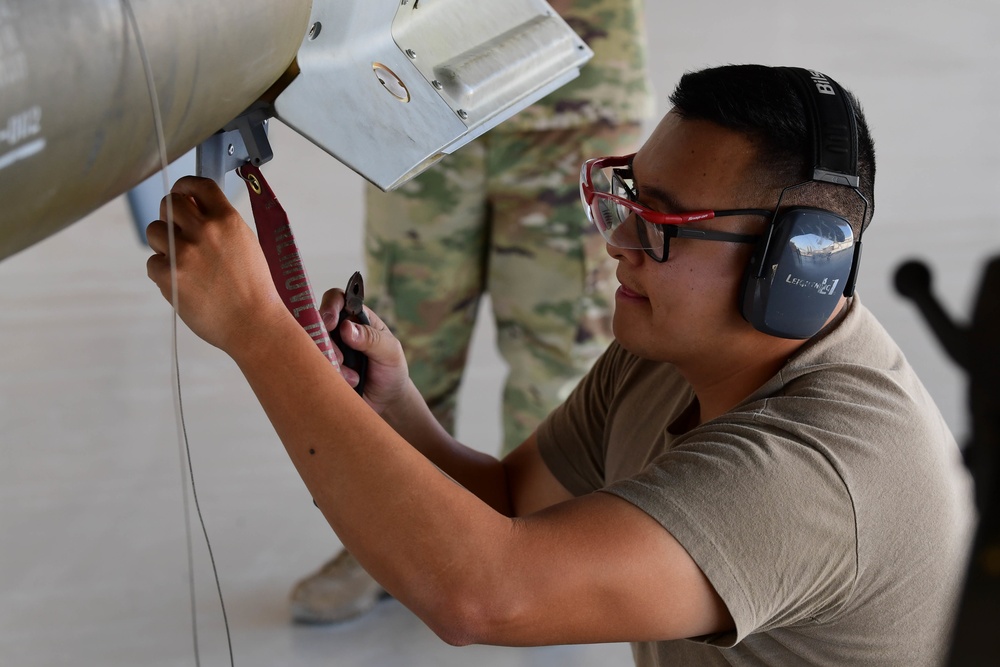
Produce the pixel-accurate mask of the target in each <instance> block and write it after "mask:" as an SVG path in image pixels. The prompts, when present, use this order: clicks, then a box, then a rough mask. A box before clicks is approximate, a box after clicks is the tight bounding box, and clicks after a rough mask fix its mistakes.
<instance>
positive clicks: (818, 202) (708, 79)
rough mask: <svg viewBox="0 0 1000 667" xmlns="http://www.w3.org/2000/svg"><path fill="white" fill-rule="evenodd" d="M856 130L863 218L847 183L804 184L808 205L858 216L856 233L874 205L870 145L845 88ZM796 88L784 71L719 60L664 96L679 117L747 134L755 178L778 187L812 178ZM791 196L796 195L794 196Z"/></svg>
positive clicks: (853, 100) (805, 126)
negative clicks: (754, 153)
mask: <svg viewBox="0 0 1000 667" xmlns="http://www.w3.org/2000/svg"><path fill="white" fill-rule="evenodd" d="M844 90H845V92H846V93H847V96H848V98H849V99H850V101H851V104H852V105H853V107H854V115H855V119H856V123H857V132H858V179H859V186H858V190H860V192H861V194H862V195H864V197H865V198H866V199H867V200H868V210H867V213H866V214H865V216H864V217H865V219H864V220H860V218H861V210H860V208H859V200H858V197H857V195H856V194H855V193H854V191H853V190H852V189H851V188H847V187H843V186H837V185H826V184H816V185H815V186H813V185H810V186H807V191H806V192H805V193H801V194H805V195H806V196H807V197H808V199H809V204H810V205H813V206H818V207H821V208H827V209H830V210H834V211H836V212H839V213H841V214H842V215H845V216H848V217H849V218H850V219H851V220H852V222H853V221H860V223H861V228H860V229H855V232H856V233H857V232H860V231H861V230H862V229H864V227H867V226H868V223H869V222H870V221H871V217H872V214H873V213H874V210H875V144H874V141H873V140H872V137H871V132H870V131H869V129H868V123H867V121H866V120H865V116H864V112H863V111H862V109H861V105H860V104H859V103H858V101H857V98H856V97H855V96H854V95H853V94H852V93H851V92H850V91H848V90H847V89H846V88H845V89H844ZM800 95H801V93H800V92H799V89H798V87H797V84H796V82H795V81H794V80H793V79H792V78H791V75H790V73H788V72H787V71H786V70H785V69H783V68H779V67H767V66H764V65H724V66H722V67H713V68H709V69H703V70H700V71H697V72H688V73H686V74H684V76H682V77H681V80H680V82H679V83H678V84H677V87H676V88H675V89H674V92H673V93H672V94H671V95H670V101H671V103H673V105H674V112H676V113H677V114H678V115H679V116H680V117H681V118H685V119H690V120H706V121H710V122H713V123H716V124H718V125H721V126H723V127H726V128H729V129H731V130H735V131H737V132H740V133H742V134H744V135H745V136H747V137H748V138H749V139H750V140H751V141H752V142H753V143H754V145H755V146H756V147H757V155H758V165H759V167H760V169H761V173H760V174H757V175H756V176H757V183H758V184H761V185H762V186H764V187H768V188H783V187H786V186H789V185H797V184H799V183H802V182H806V181H809V180H810V179H811V177H812V169H813V167H814V165H813V164H812V160H813V155H812V150H813V149H812V146H813V144H812V138H811V137H810V136H809V127H808V124H807V121H806V110H805V107H804V105H803V103H802V98H801V97H800ZM797 198H799V197H798V196H797Z"/></svg>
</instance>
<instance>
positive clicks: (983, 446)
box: [895, 257, 1000, 667]
mask: <svg viewBox="0 0 1000 667" xmlns="http://www.w3.org/2000/svg"><path fill="white" fill-rule="evenodd" d="M895 282H896V290H897V291H898V292H899V293H900V294H902V295H903V296H904V297H906V298H908V299H911V300H912V301H913V302H914V303H915V304H916V305H917V307H918V308H919V309H920V312H921V313H922V314H923V316H924V318H925V319H926V320H927V322H928V324H929V325H930V327H931V330H932V331H934V334H935V335H936V336H937V338H938V340H939V341H940V343H941V345H942V346H944V349H945V351H946V352H947V353H948V355H949V356H950V357H951V358H952V360H954V361H955V363H957V364H958V365H959V366H961V367H962V368H963V369H965V372H966V373H967V374H968V376H969V409H970V414H971V417H972V435H971V438H970V439H969V441H968V443H967V445H966V447H965V450H964V454H965V463H966V465H967V466H968V467H969V470H970V471H971V472H972V476H973V479H974V480H975V484H976V508H977V509H978V510H979V526H978V529H977V531H976V540H975V544H974V546H973V550H972V556H971V558H970V560H969V567H968V572H967V576H966V582H965V590H964V592H963V594H962V599H961V603H960V605H959V609H958V613H957V616H956V619H955V630H954V634H953V636H952V644H951V652H950V654H949V658H948V662H947V664H948V665H949V666H953V667H965V666H973V665H975V666H978V665H986V664H996V662H995V660H996V657H995V656H996V653H997V651H996V648H995V646H996V636H995V633H996V631H997V630H998V629H1000V494H998V493H997V489H996V483H997V480H998V479H1000V257H994V258H993V259H991V260H990V261H989V262H988V263H987V265H986V269H985V271H984V273H983V278H982V281H981V283H980V286H979V294H978V296H977V298H976V305H975V308H974V310H973V315H972V323H971V324H970V325H969V326H967V327H961V326H958V325H956V324H955V323H954V322H953V321H952V320H951V318H950V317H949V316H948V314H947V313H946V312H945V310H944V309H943V308H942V307H941V304H940V303H938V301H937V299H936V298H935V297H934V295H933V293H932V285H931V273H930V271H929V270H928V269H927V267H926V266H924V265H923V264H921V263H920V262H907V263H905V264H903V265H901V266H900V267H899V268H898V269H897V271H896V280H895Z"/></svg>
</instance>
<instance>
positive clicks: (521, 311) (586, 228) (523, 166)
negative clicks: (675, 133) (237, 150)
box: [292, 0, 655, 623]
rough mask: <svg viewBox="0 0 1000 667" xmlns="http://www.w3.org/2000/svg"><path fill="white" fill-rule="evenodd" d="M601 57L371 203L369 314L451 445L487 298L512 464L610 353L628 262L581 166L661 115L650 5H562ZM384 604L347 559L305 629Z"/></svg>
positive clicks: (323, 587)
mask: <svg viewBox="0 0 1000 667" xmlns="http://www.w3.org/2000/svg"><path fill="white" fill-rule="evenodd" d="M550 4H551V5H552V7H553V8H554V9H555V10H556V11H557V12H558V13H559V14H560V16H562V17H563V18H564V19H565V20H566V22H567V23H568V24H569V25H570V26H572V27H573V29H574V30H575V31H576V32H577V34H579V35H580V37H581V38H583V40H584V41H585V42H586V43H587V44H588V46H590V48H591V49H592V50H593V51H594V57H593V58H592V59H591V60H590V61H589V62H588V63H587V64H586V65H585V66H584V67H583V68H582V70H581V72H580V76H579V77H578V78H576V79H574V80H573V81H572V82H570V83H569V84H567V85H565V86H563V87H562V88H560V89H558V90H557V91H555V92H553V93H552V94H550V95H548V96H547V97H546V98H545V99H543V100H541V101H540V102H538V103H536V104H534V105H532V106H531V107H529V108H527V109H525V110H524V111H522V112H521V113H519V114H518V115H516V116H515V117H514V118H512V119H510V120H508V121H506V122H504V123H503V124H501V125H500V126H498V127H497V128H494V129H493V130H491V131H489V132H488V133H486V134H485V135H484V136H482V137H480V138H479V139H477V140H475V141H473V142H472V143H470V144H468V145H466V146H465V147H463V148H461V149H459V150H458V151H456V152H455V153H454V154H453V155H449V156H446V157H445V158H444V159H442V160H441V161H440V162H438V163H437V164H436V165H434V166H433V167H431V168H430V169H428V170H427V171H425V172H424V173H423V174H421V175H419V176H417V177H416V178H414V179H413V180H411V181H409V182H408V183H406V184H404V185H403V186H401V187H400V188H398V189H397V190H395V191H393V192H389V193H385V192H382V191H380V190H378V189H377V188H375V187H374V186H371V185H369V186H367V190H366V202H365V203H366V211H367V220H366V230H365V231H366V265H367V266H366V276H365V292H366V299H367V302H368V305H369V306H371V308H372V309H373V310H375V311H376V312H378V313H379V315H380V316H381V317H382V319H383V320H384V321H385V322H386V324H387V325H388V326H389V327H390V328H391V330H392V331H393V333H394V334H395V336H396V337H397V338H398V339H399V341H400V342H401V343H402V345H403V349H404V351H405V353H406V360H407V363H408V365H409V369H410V377H411V378H412V379H413V382H414V384H415V385H416V387H417V388H418V389H419V390H420V393H421V395H422V396H423V397H424V399H425V400H426V401H427V403H428V405H429V406H430V408H431V410H432V411H433V413H434V415H435V417H436V418H437V419H438V421H440V422H441V424H442V425H443V426H444V427H445V428H446V429H447V430H448V431H449V432H452V433H453V432H454V426H455V414H456V407H457V398H458V392H459V386H460V384H461V381H462V374H463V371H464V369H465V363H466V357H467V354H468V350H469V343H470V340H471V338H472V332H473V329H474V326H475V322H476V315H477V313H478V310H479V302H480V299H481V297H482V296H483V295H484V294H487V293H488V294H489V295H490V299H491V302H492V306H493V314H494V317H495V322H496V330H497V343H498V347H499V350H500V354H501V356H502V357H503V359H504V361H505V362H506V363H507V366H508V376H507V380H506V384H505V387H504V393H503V440H502V444H501V449H502V454H506V453H508V452H509V451H511V450H513V449H514V448H515V447H517V446H518V445H519V444H521V442H523V441H524V440H525V439H526V438H527V437H528V436H529V435H530V434H531V433H532V431H533V430H534V429H535V426H536V425H537V424H538V423H539V422H540V421H541V419H542V418H543V417H545V416H546V415H547V414H548V413H549V412H550V411H551V410H552V409H553V408H554V407H555V406H556V405H558V404H559V403H561V402H562V400H563V399H564V398H565V397H566V396H567V395H568V394H569V392H570V390H571V389H572V388H573V387H574V386H575V385H576V383H577V381H578V380H579V379H580V378H581V377H582V376H583V375H584V374H585V373H586V372H587V370H588V369H589V368H590V366H591V364H592V363H593V361H594V360H595V359H596V358H597V356H598V355H599V354H600V353H601V352H603V351H604V349H605V348H606V347H607V345H608V344H609V343H610V342H611V338H612V334H611V317H612V308H613V305H614V298H613V293H614V285H615V281H614V279H613V278H614V275H613V274H614V266H615V262H614V260H612V259H611V257H610V256H609V255H608V254H607V253H606V252H605V250H604V240H603V239H602V238H601V236H600V234H599V233H598V232H597V229H596V228H595V227H594V225H592V224H590V223H589V222H588V220H587V218H586V216H585V215H584V212H583V209H582V208H581V206H580V195H579V175H580V165H581V164H583V162H584V161H585V160H586V159H588V158H589V157H592V156H594V155H625V154H628V153H631V152H633V151H634V150H635V148H636V147H637V146H638V143H639V140H640V139H641V136H642V132H643V127H642V124H643V122H644V121H646V120H648V119H649V118H651V117H652V114H653V112H654V110H655V104H654V101H653V97H652V92H651V84H650V81H649V77H648V73H647V69H646V44H645V37H644V31H643V16H644V7H643V0H550ZM381 593H382V591H381V588H380V587H379V586H378V584H376V583H375V582H374V580H372V579H371V578H370V577H369V576H368V575H367V573H365V572H364V570H362V569H361V567H360V566H359V565H358V564H357V561H355V560H354V559H353V557H351V556H350V554H348V553H347V552H346V551H345V552H342V553H341V554H340V555H338V556H337V557H335V558H334V559H333V560H331V561H330V562H328V563H327V564H325V565H324V566H323V567H322V568H321V569H320V570H319V571H318V572H317V573H315V574H313V575H311V576H309V577H307V578H306V579H304V580H302V581H300V582H299V583H298V584H297V585H296V586H295V588H294V589H293V591H292V616H293V618H294V619H295V620H296V621H299V622H304V623H330V622H336V621H339V620H344V619H347V618H351V617H353V616H357V615H358V614H361V613H363V612H364V611H366V610H367V609H370V608H371V607H372V606H374V604H375V602H376V601H377V600H378V597H379V595H380V594H381Z"/></svg>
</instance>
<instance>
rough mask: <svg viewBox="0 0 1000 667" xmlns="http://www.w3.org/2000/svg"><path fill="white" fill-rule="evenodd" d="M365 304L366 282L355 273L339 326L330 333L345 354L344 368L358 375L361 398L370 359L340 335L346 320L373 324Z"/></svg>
mask: <svg viewBox="0 0 1000 667" xmlns="http://www.w3.org/2000/svg"><path fill="white" fill-rule="evenodd" d="M364 304H365V281H364V278H362V277H361V272H360V271H355V272H354V275H352V276H351V279H350V280H348V281H347V289H345V290H344V307H343V308H342V309H341V311H340V315H339V316H338V317H337V325H336V326H335V327H333V330H332V331H331V332H330V339H331V340H332V341H333V343H334V345H336V346H337V348H338V349H340V351H341V352H342V353H343V355H344V366H347V367H348V368H350V369H351V370H353V371H355V372H356V373H357V374H358V386H357V387H355V391H357V392H358V395H359V396H360V395H363V394H364V390H365V372H366V371H367V370H368V357H367V356H365V355H364V354H363V353H361V352H358V351H357V350H355V349H353V348H351V347H350V346H349V345H346V344H344V340H343V338H342V337H341V335H340V324H341V322H343V321H344V320H345V319H346V320H350V321H351V322H354V323H355V324H364V325H366V326H367V325H369V324H371V323H370V322H369V321H368V316H367V315H365V309H364Z"/></svg>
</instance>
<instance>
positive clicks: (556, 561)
mask: <svg viewBox="0 0 1000 667" xmlns="http://www.w3.org/2000/svg"><path fill="white" fill-rule="evenodd" d="M173 196H174V198H175V201H174V210H175V215H176V218H177V220H178V238H177V250H176V257H177V264H178V272H177V281H178V291H179V294H180V300H179V303H178V307H179V312H180V314H181V316H182V317H183V318H184V320H185V322H187V323H188V325H189V326H190V327H191V328H192V330H194V331H195V332H196V333H197V334H198V335H199V336H201V337H202V338H204V339H205V340H207V341H208V342H210V343H212V344H214V345H216V346H218V347H219V348H221V349H222V350H224V351H226V352H227V353H228V354H229V355H230V356H232V358H233V359H234V360H235V361H236V363H237V364H238V365H239V367H240V369H241V370H242V371H243V373H244V375H245V377H246V378H247V381H248V382H249V383H250V386H251V387H252V388H253V390H254V392H255V394H256V395H257V397H258V400H259V401H260V403H261V405H262V406H263V408H264V410H265V412H266V413H267V415H268V417H269V418H270V420H271V423H272V424H273V425H274V428H275V430H276V432H277V434H278V436H279V437H280V439H281V441H282V443H283V444H284V446H285V449H286V450H287V452H288V455H289V457H290V458H291V460H292V462H293V463H294V465H295V467H296V469H297V470H298V472H299V474H300V475H301V476H302V479H303V481H304V482H305V484H306V486H307V487H308V488H309V490H310V492H311V493H312V495H313V497H314V498H315V499H316V501H317V504H318V505H319V507H320V508H321V510H322V511H323V514H324V516H325V517H326V519H327V521H328V522H329V523H330V525H331V526H332V527H333V529H334V530H335V531H336V532H337V534H338V536H339V537H340V538H341V540H342V541H343V543H344V545H345V546H346V547H347V548H348V549H349V550H350V551H351V553H353V554H354V555H355V556H356V557H357V558H358V560H359V561H360V562H361V563H362V564H363V565H364V566H365V568H366V569H367V570H368V571H369V572H370V573H371V574H372V575H373V576H374V577H375V578H376V579H377V580H378V581H379V582H380V583H381V584H382V585H383V586H385V587H386V589H387V590H389V591H390V592H391V593H392V594H393V595H394V596H396V597H397V598H398V599H399V600H400V601H401V602H403V603H404V604H405V605H407V606H408V607H409V608H410V609H412V610H413V611H414V612H415V613H416V614H417V615H418V616H420V617H421V618H422V619H423V620H424V621H425V622H426V623H427V624H428V625H429V626H430V627H431V628H433V629H434V630H435V631H436V632H437V633H438V634H439V635H440V636H441V637H442V638H444V639H445V640H446V641H449V642H451V643H455V644H465V643H472V642H478V643H494V644H511V645H537V644H555V643H571V642H595V641H628V640H647V639H661V640H662V639H671V638H679V637H688V636H692V635H699V634H705V633H709V632H715V631H721V630H724V629H726V628H728V627H730V626H731V624H732V621H731V619H730V618H729V615H728V612H727V611H726V610H725V607H724V606H723V605H722V603H721V601H720V600H719V598H718V596H717V595H716V594H715V592H714V590H713V589H712V587H711V585H710V584H709V583H708V581H707V580H706V579H705V577H704V576H703V575H702V573H701V571H700V570H699V569H698V567H697V565H696V564H695V563H694V562H693V561H692V560H691V558H690V557H689V556H688V555H687V553H686V552H685V551H684V549H683V548H682V547H681V546H680V545H679V544H678V543H677V542H676V540H674V539H673V537H672V536H671V535H670V533H669V532H667V531H665V530H664V529H663V528H662V527H661V526H660V525H659V524H657V523H656V522H655V521H654V520H653V519H651V518H650V517H649V516H647V515H646V514H645V513H643V512H641V511H640V510H638V509H637V508H635V507H634V506H632V505H630V504H628V503H626V502H625V501H622V500H620V499H618V498H615V497H613V496H610V495H607V494H603V493H595V494H591V495H589V496H586V497H582V498H574V499H570V498H569V495H568V494H567V493H566V491H565V489H562V488H561V486H559V485H558V483H557V482H555V480H554V478H553V477H552V476H551V473H549V472H548V470H547V469H546V468H545V466H544V463H543V462H542V461H541V458H540V456H539V455H538V451H537V446H536V444H535V443H534V440H533V439H529V440H528V441H527V442H526V443H525V444H524V445H522V447H521V448H519V449H518V450H517V451H516V452H515V453H514V454H512V455H511V456H510V457H508V460H507V461H506V465H504V466H500V464H498V463H491V462H489V461H485V460H483V459H481V458H480V457H479V456H478V455H477V456H473V455H470V454H468V453H467V452H463V450H462V449H459V448H458V445H457V443H454V442H453V441H452V440H451V439H450V438H447V439H445V438H442V437H441V433H440V432H437V431H436V430H435V429H434V427H433V426H431V424H430V422H428V421H427V420H426V418H425V417H426V415H425V413H424V412H423V411H424V410H426V406H424V407H423V408H421V407H420V404H418V403H416V402H414V399H413V393H414V392H412V391H409V390H407V391H405V392H404V400H403V401H402V402H401V403H400V404H399V406H397V409H398V412H397V413H393V412H392V411H390V414H389V419H390V420H391V421H394V422H396V421H399V420H403V419H406V418H408V417H412V418H413V419H414V422H413V423H414V424H417V426H416V427H415V428H413V429H410V428H409V427H403V426H399V424H397V426H399V429H400V430H401V431H402V432H403V433H405V434H406V435H407V438H412V439H414V440H416V441H417V443H416V444H417V448H415V447H414V446H412V445H411V444H410V443H408V442H407V440H406V439H404V438H403V437H402V436H401V435H400V433H399V432H397V430H396V429H394V428H393V427H392V426H391V425H390V424H389V423H388V422H387V421H386V420H384V419H382V418H381V417H379V415H378V414H376V412H375V411H374V410H373V407H372V406H371V405H370V404H369V403H368V402H366V401H365V400H364V399H362V398H361V397H359V396H358V395H357V394H356V393H355V392H354V391H353V389H351V387H350V386H349V384H348V383H347V382H345V380H344V378H342V377H341V376H340V375H339V374H338V372H337V371H336V370H335V369H334V368H333V367H332V366H331V365H330V364H329V363H328V362H327V360H326V358H325V357H324V356H323V355H322V354H321V353H320V352H319V350H318V348H317V347H316V346H315V344H314V343H313V341H312V339H311V338H310V337H309V335H308V334H306V333H305V332H304V331H303V329H302V328H301V327H300V326H299V325H298V324H297V323H296V322H295V320H294V319H293V318H292V317H291V316H290V315H289V314H288V312H287V310H285V308H284V305H283V304H281V302H280V300H278V299H277V297H276V294H275V293H274V289H273V286H272V285H271V284H270V278H269V275H268V271H267V269H266V266H263V261H262V259H261V258H260V257H259V248H258V246H257V244H256V239H255V238H254V237H253V234H252V232H250V231H249V229H248V228H247V226H246V224H245V223H244V222H243V221H242V220H241V219H240V218H239V215H238V214H236V212H235V211H234V210H233V209H232V208H231V207H230V206H229V205H228V202H226V201H225V198H224V196H223V195H222V193H221V192H220V191H219V190H218V188H217V187H216V186H214V184H212V183H211V182H210V181H205V180H204V179H182V180H181V181H180V182H179V183H178V185H177V186H175V194H174V195H173ZM148 236H149V239H150V244H151V246H152V247H153V248H154V250H155V251H156V254H155V255H154V256H153V257H151V258H150V260H149V263H148V272H149V275H150V277H151V278H152V279H153V280H154V281H155V282H156V283H157V285H158V286H159V288H160V290H161V292H162V293H163V294H164V295H165V296H169V294H170V281H171V275H170V271H169V264H168V261H167V258H166V252H167V248H166V241H165V239H166V231H165V225H164V224H162V223H154V224H153V225H151V226H150V228H149V230H148ZM421 403H422V401H421ZM421 415H424V416H423V417H422V416H421ZM425 454H426V455H425ZM428 457H429V458H428ZM434 459H437V460H438V461H440V462H441V467H442V468H443V469H446V470H449V475H451V476H452V477H455V479H460V478H461V479H462V484H456V483H455V481H454V480H453V479H452V478H451V477H449V476H448V475H445V474H442V472H441V470H439V469H438V467H436V466H435V464H434V463H432V460H434ZM456 462H457V463H456ZM483 480H486V482H483ZM498 480H502V485H500V483H499V481H498ZM479 483H486V485H487V486H488V488H489V489H491V490H490V491H489V492H488V493H487V492H482V491H480V492H481V493H483V495H484V496H487V501H486V502H484V500H483V499H481V498H480V497H478V496H477V495H476V494H474V493H473V492H471V491H470V490H469V488H466V486H463V484H464V485H467V486H468V487H470V488H476V484H479ZM502 488H507V489H508V492H507V494H506V495H507V498H508V500H507V502H508V507H507V508H506V509H508V510H510V512H513V513H517V514H523V516H522V517H520V518H511V517H509V516H506V515H505V514H506V513H507V512H503V511H498V509H497V508H496V507H494V506H493V504H492V503H493V500H495V499H492V500H491V499H490V498H489V497H490V494H492V493H497V492H498V489H502ZM553 503H555V504H553ZM541 508H545V509H541Z"/></svg>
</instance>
